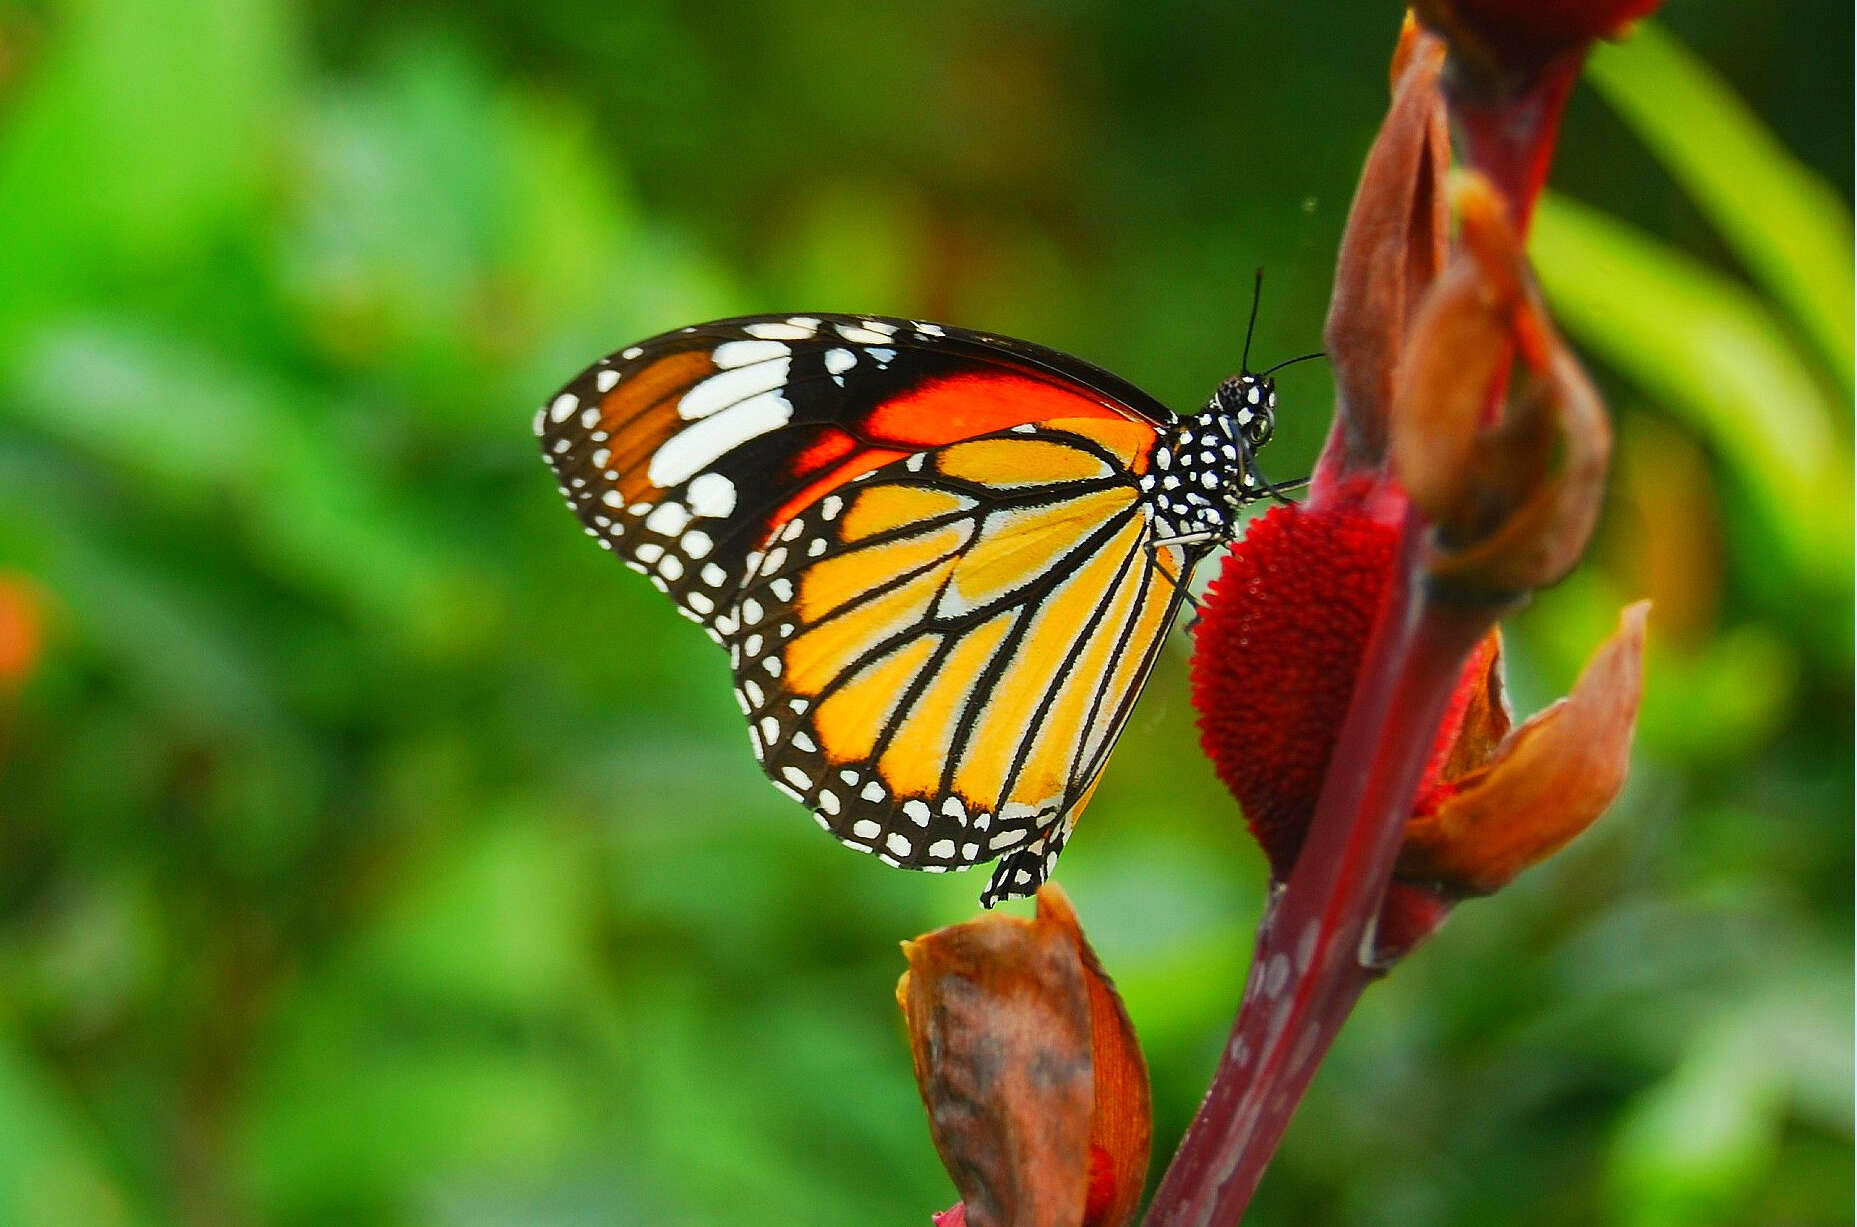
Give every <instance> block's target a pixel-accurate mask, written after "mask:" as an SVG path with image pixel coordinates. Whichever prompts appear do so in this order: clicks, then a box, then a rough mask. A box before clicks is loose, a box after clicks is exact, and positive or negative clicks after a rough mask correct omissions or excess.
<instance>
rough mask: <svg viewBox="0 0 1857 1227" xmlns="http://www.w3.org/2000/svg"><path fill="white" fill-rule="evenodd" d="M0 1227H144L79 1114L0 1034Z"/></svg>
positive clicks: (10, 1037) (4, 1033) (7, 1036)
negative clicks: (75, 1226)
mask: <svg viewBox="0 0 1857 1227" xmlns="http://www.w3.org/2000/svg"><path fill="white" fill-rule="evenodd" d="M0 1120H4V1121H5V1122H6V1128H4V1129H0V1222H3V1223H7V1224H9V1227H67V1225H68V1224H74V1223H83V1224H86V1225H87V1227H130V1225H131V1224H136V1223H142V1222H146V1221H147V1220H146V1219H145V1218H144V1217H143V1215H142V1213H141V1210H140V1208H139V1207H137V1206H136V1204H135V1203H134V1201H133V1200H132V1199H131V1198H130V1197H129V1195H128V1193H127V1191H126V1190H125V1189H124V1188H123V1186H122V1184H121V1182H120V1181H119V1180H118V1179H117V1176H116V1174H115V1173H114V1172H112V1171H111V1170H110V1164H109V1162H108V1161H107V1159H106V1152H105V1149H104V1147H103V1146H102V1145H101V1144H100V1139H99V1137H98V1136H97V1134H96V1132H95V1130H94V1129H93V1128H92V1127H91V1126H90V1124H89V1123H88V1122H87V1121H85V1119H84V1113H83V1112H82V1110H81V1109H80V1108H79V1107H78V1106H77V1105H76V1104H73V1103H70V1102H68V1101H67V1099H66V1098H65V1095H64V1094H63V1093H62V1092H61V1091H60V1089H59V1087H58V1084H57V1082H56V1081H55V1080H54V1079H52V1078H50V1077H47V1076H46V1075H45V1073H44V1071H41V1070H39V1069H37V1068H35V1067H34V1064H33V1062H32V1059H31V1057H30V1056H28V1055H27V1053H26V1051H24V1050H23V1049H21V1048H20V1047H19V1046H18V1045H17V1043H16V1042H15V1038H14V1036H13V1035H12V1034H10V1033H9V1032H8V1031H6V1030H0Z"/></svg>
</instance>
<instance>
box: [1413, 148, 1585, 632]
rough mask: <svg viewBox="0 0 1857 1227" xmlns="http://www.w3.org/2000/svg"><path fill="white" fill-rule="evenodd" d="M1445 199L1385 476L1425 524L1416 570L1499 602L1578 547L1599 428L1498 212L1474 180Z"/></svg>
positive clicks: (1552, 577) (1495, 199) (1570, 558)
mask: <svg viewBox="0 0 1857 1227" xmlns="http://www.w3.org/2000/svg"><path fill="white" fill-rule="evenodd" d="M1453 196H1454V198H1455V201H1456V203H1457V206H1458V214H1459V217H1460V218H1461V220H1462V236H1463V238H1462V245H1461V246H1462V250H1461V251H1460V253H1459V254H1458V255H1457V256H1456V257H1455V258H1454V259H1453V260H1452V262H1451V264H1450V266H1449V267H1448V268H1447V269H1446V270H1445V273H1444V275H1443V276H1442V277H1440V278H1439V280H1438V282H1437V284H1436V285H1435V286H1434V287H1433V288H1432V292H1431V293H1430V294H1429V295H1428V296H1427V298H1426V302H1425V305H1424V308H1423V310H1422V311H1421V313H1420V315H1419V318H1418V320H1417V322H1416V323H1415V324H1414V326H1413V329H1412V335H1411V338H1410V341H1409V346H1408V350H1407V354H1406V361H1405V365H1404V366H1403V367H1402V368H1401V371H1400V376H1399V385H1398V392H1397V394H1396V397H1395V402H1394V405H1395V407H1394V413H1393V427H1392V454H1393V468H1394V472H1395V474H1396V475H1397V476H1398V478H1399V480H1400V481H1401V483H1402V484H1403V485H1404V487H1405V488H1406V491H1407V493H1408V494H1409V495H1410V496H1411V498H1412V501H1413V502H1414V503H1415V504H1416V505H1417V506H1418V507H1419V508H1420V509H1422V510H1423V511H1424V512H1425V514H1426V515H1427V516H1428V517H1429V518H1430V519H1431V521H1432V522H1433V524H1434V525H1435V526H1436V527H1435V532H1434V534H1433V539H1432V548H1431V551H1430V555H1429V557H1428V558H1427V560H1426V561H1427V570H1428V571H1429V572H1430V574H1431V575H1432V576H1433V577H1434V579H1439V580H1443V581H1446V583H1447V584H1448V586H1449V589H1450V590H1451V591H1452V592H1453V593H1454V594H1457V595H1459V596H1461V597H1471V598H1474V599H1479V600H1487V601H1489V602H1491V603H1493V604H1498V605H1500V604H1503V603H1506V602H1508V601H1510V600H1513V599H1515V598H1517V597H1519V596H1521V595H1522V594H1525V593H1527V592H1529V591H1531V590H1533V589H1535V588H1541V587H1546V586H1547V585H1549V584H1552V583H1555V582H1557V581H1558V580H1560V579H1561V578H1562V577H1563V576H1565V575H1566V573H1567V572H1568V571H1569V570H1570V569H1572V567H1573V565H1574V563H1575V562H1577V561H1578V560H1579V558H1580V555H1581V554H1582V553H1583V552H1584V551H1585V548H1586V543H1587V540H1588V538H1589V537H1590V536H1591V535H1592V529H1593V525H1594V524H1595V522H1596V521H1597V519H1598V515H1599V506H1600V502H1601V497H1602V495H1603V492H1604V482H1605V470H1606V460H1607V457H1608V456H1609V455H1610V453H1611V430H1610V427H1609V425H1608V423H1607V420H1606V415H1605V410H1604V407H1603V406H1602V405H1601V403H1600V401H1599V397H1598V394H1597V393H1596V392H1595V391H1594V389H1593V387H1592V384H1591V383H1590V382H1589V381H1588V380H1587V378H1586V376H1585V373H1584V372H1583V371H1582V370H1581V368H1580V364H1579V362H1578V361H1577V360H1576V359H1575V358H1574V356H1573V354H1572V351H1571V350H1569V349H1568V348H1567V346H1566V345H1565V344H1564V343H1563V342H1562V341H1561V340H1560V338H1559V336H1558V335H1557V334H1556V333H1555V331H1554V329H1553V326H1552V325H1551V324H1550V323H1549V321H1548V318H1547V314H1546V311H1545V309H1544V308H1543V306H1542V304H1541V300H1540V297H1539V295H1538V294H1536V292H1535V290H1534V287H1533V284H1532V282H1531V280H1530V278H1529V276H1528V271H1527V264H1526V257H1525V255H1524V253H1523V251H1522V247H1521V242H1520V240H1519V238H1518V237H1517V235H1516V232H1515V230H1514V228H1513V226H1512V225H1511V223H1510V220H1509V217H1508V213H1507V209H1506V206H1505V205H1504V202H1503V201H1502V200H1501V198H1500V197H1499V196H1498V195H1497V194H1496V192H1495V190H1494V189H1493V188H1492V187H1491V186H1490V185H1489V183H1488V182H1487V181H1486V180H1484V179H1483V178H1482V177H1481V176H1478V175H1475V174H1467V175H1464V176H1461V177H1460V179H1459V180H1458V183H1457V186H1456V190H1455V191H1454V192H1453ZM1512 374H1513V376H1514V377H1513V379H1512V378H1511V376H1512ZM1505 391H1506V395H1505Z"/></svg>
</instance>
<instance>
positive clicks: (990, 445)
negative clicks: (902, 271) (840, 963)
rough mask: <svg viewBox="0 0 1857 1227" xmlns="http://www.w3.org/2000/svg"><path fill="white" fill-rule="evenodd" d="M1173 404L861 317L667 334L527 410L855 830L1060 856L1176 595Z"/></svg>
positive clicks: (628, 551)
mask: <svg viewBox="0 0 1857 1227" xmlns="http://www.w3.org/2000/svg"><path fill="white" fill-rule="evenodd" d="M1167 417H1168V415H1167V411H1166V410H1165V409H1163V408H1161V407H1160V406H1159V405H1158V404H1156V403H1155V402H1153V401H1152V400H1150V399H1149V398H1147V397H1145V396H1143V395H1142V394H1141V393H1140V392H1138V391H1137V390H1135V389H1134V388H1132V387H1130V386H1129V385H1127V384H1125V383H1123V382H1122V381H1121V380H1118V379H1116V378H1115V377H1114V376H1112V375H1109V374H1107V373H1106V372H1102V371H1100V370H1098V369H1097V368H1095V367H1091V366H1089V365H1088V364H1085V363H1082V362H1079V361H1077V360H1075V359H1071V358H1068V357H1066V356H1064V355H1061V354H1058V353H1056V352H1055V351H1050V350H1044V349H1042V348H1040V347H1037V346H1032V345H1029V344H1027V343H1025V342H1017V341H1010V340H1007V339H1005V338H998V337H992V336H988V335H986V334H980V333H971V332H967V331H964V330H960V329H955V328H949V327H944V326H937V325H933V324H922V323H913V322H910V321H905V320H892V319H881V318H873V317H864V316H856V317H834V316H780V317H753V318H747V319H740V320H728V321H721V322H718V323H715V324H708V325H701V326H698V327H696V328H692V329H685V330H683V331H681V332H676V333H669V334H666V335H664V336H661V337H658V338H655V339H653V340H651V341H648V342H644V343H642V344H641V345H638V346H634V347H632V348H629V349H626V350H622V351H619V352H618V353H615V354H613V355H610V356H609V357H608V358H606V359H604V360H603V361H602V362H600V363H597V364H595V365H594V366H593V367H591V368H589V369H588V370H587V371H585V372H583V373H582V374H581V375H580V376H578V377H577V378H576V379H575V380H574V381H573V382H572V383H570V384H569V385H568V386H567V387H566V388H565V389H563V391H562V392H561V393H560V394H559V395H558V396H557V397H556V398H555V399H554V400H553V401H551V402H550V403H549V404H548V405H547V406H545V407H544V408H543V409H542V411H541V412H540V414H539V415H538V417H537V432H538V434H539V435H540V436H541V439H542V447H543V452H544V454H545V455H546V456H547V457H548V459H549V461H550V463H551V465H552V466H553V467H554V469H555V472H556V474H557V476H558V478H559V480H560V483H561V486H562V489H563V493H564V494H565V495H566V496H567V498H568V500H569V502H570V504H571V505H572V506H573V507H574V509H575V510H576V512H577V513H578V514H579V516H580V518H581V520H582V522H583V523H584V524H585V525H586V527H587V528H588V530H589V532H591V533H592V534H593V535H595V536H596V537H598V538H599V539H600V540H601V542H602V543H603V544H604V545H606V546H607V547H608V548H610V549H612V550H613V551H614V552H615V553H617V554H618V555H619V556H620V557H621V558H623V559H624V560H625V561H626V562H627V563H628V564H629V565H631V566H633V567H634V568H636V569H638V570H640V571H643V572H644V573H645V574H646V575H647V576H648V577H650V578H651V579H652V581H653V582H654V583H655V584H656V585H657V586H658V587H659V588H660V589H662V590H664V591H665V592H666V593H668V594H669V595H670V596H671V597H672V599H673V600H675V601H676V602H677V604H678V606H679V608H681V609H682V610H683V611H684V613H685V614H686V615H687V616H690V617H692V618H694V619H695V620H697V621H699V622H701V623H702V624H703V625H704V626H705V627H706V629H707V630H708V631H709V633H710V635H711V636H712V637H713V638H715V639H717V640H718V642H720V643H722V644H723V645H724V646H725V648H726V649H727V650H728V652H729V655H730V660H731V664H732V666H733V668H734V671H735V679H736V693H737V698H738V701H739V702H740V704H741V706H742V709H743V712H744V714H745V716H746V717H747V719H748V721H749V726H750V737H751V740H752V743H753V746H754V750H755V754H756V757H757V758H758V759H759V760H760V761H761V763H762V766H763V768H764V769H765V770H766V772H767V774H768V776H769V778H770V779H772V780H773V782H774V783H775V784H776V785H777V786H778V787H780V788H781V789H782V790H783V791H785V792H787V793H788V794H789V795H791V796H794V797H796V798H797V799H799V800H801V801H802V802H804V803H805V804H806V805H807V806H809V807H810V808H811V809H813V811H814V812H815V814H816V816H817V817H818V820H819V821H820V823H821V825H823V826H825V827H826V828H827V829H829V830H830V831H832V833H833V834H834V835H836V836H837V837H838V838H839V839H840V840H842V841H843V842H845V843H847V844H848V845H850V846H852V847H856V848H859V849H862V850H864V851H868V852H872V853H874V854H876V855H878V856H880V857H882V858H883V859H885V860H887V861H889V862H891V863H892V864H897V865H901V866H904V867H907V868H912V869H924V870H945V869H957V868H965V867H967V866H970V865H972V864H975V863H977V862H980V861H985V860H992V859H995V858H998V857H1004V858H1005V859H1004V860H1002V861H1001V864H1000V866H999V868H998V870H997V871H996V873H995V875H994V879H993V882H992V883H991V884H990V885H989V887H988V889H987V893H986V895H985V896H983V898H984V900H985V901H986V902H988V903H989V904H990V903H992V902H993V901H994V900H996V899H997V898H1002V897H1010V896H1012V895H1019V894H1025V893H1029V891H1030V890H1031V889H1034V888H1035V887H1036V885H1037V883H1038V882H1040V881H1042V880H1043V879H1044V877H1045V876H1046V874H1047V873H1048V872H1049V868H1050V864H1051V862H1052V861H1053V860H1055V857H1056V854H1057V850H1058V848H1060V847H1061V846H1062V843H1063V840H1064V839H1065V837H1066V836H1067V835H1068V832H1069V827H1070V823H1071V822H1072V821H1073V820H1074V818H1075V815H1076V812H1077V811H1078V810H1079V809H1080V808H1081V807H1082V804H1083V803H1084V801H1085V800H1087V797H1088V794H1089V791H1090V790H1091V788H1092V787H1093V786H1094V782H1095V780H1096V778H1097V776H1098V774H1099V773H1100V771H1101V768H1102V764H1103V762H1104V759H1105V757H1106V755H1107V752H1108V749H1109V746H1110V745H1111V744H1112V743H1113V741H1114V738H1115V734H1116V733H1117V732H1118V731H1119V729H1120V728H1121V726H1122V724H1123V722H1124V721H1125V720H1126V718H1127V715H1128V711H1129V708H1130V706H1131V705H1132V703H1133V700H1134V697H1135V695H1136V694H1137V693H1138V691H1139V689H1140V686H1141V683H1142V682H1143V680H1145V677H1146V675H1147V672H1148V670H1149V668H1150V667H1151V666H1152V663H1153V660H1154V658H1155V654H1156V652H1157V650H1158V647H1159V645H1160V643H1161V641H1162V638H1163V636H1164V634H1165V631H1166V628H1167V626H1168V624H1169V622H1170V620H1171V616H1172V613H1173V611H1174V609H1175V608H1176V607H1177V604H1178V602H1179V599H1180V593H1181V590H1182V584H1183V583H1184V578H1185V577H1184V574H1183V571H1184V569H1185V567H1186V566H1187V565H1188V561H1189V560H1188V558H1187V557H1186V555H1184V554H1183V553H1182V552H1181V551H1180V550H1179V549H1178V548H1175V547H1171V546H1161V547H1158V548H1156V547H1155V545H1154V539H1155V535H1154V533H1153V531H1152V525H1151V523H1150V517H1149V515H1148V514H1147V511H1146V509H1145V507H1144V504H1143V501H1142V497H1141V491H1140V489H1139V487H1138V477H1139V475H1140V474H1141V473H1142V472H1143V471H1145V469H1146V467H1147V465H1148V463H1149V460H1150V457H1151V453H1152V450H1153V447H1154V443H1155V439H1156V431H1157V429H1158V428H1159V427H1160V426H1161V425H1162V424H1163V423H1164V422H1165V421H1166V419H1167Z"/></svg>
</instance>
